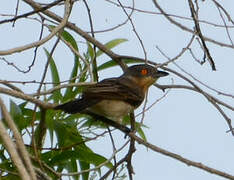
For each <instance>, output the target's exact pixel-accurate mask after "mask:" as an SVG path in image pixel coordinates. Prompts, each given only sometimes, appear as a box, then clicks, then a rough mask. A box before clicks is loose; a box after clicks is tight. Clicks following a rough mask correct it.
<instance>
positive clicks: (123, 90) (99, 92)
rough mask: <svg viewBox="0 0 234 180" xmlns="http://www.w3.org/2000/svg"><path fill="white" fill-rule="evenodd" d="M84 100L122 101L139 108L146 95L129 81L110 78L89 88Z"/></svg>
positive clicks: (85, 92)
mask: <svg viewBox="0 0 234 180" xmlns="http://www.w3.org/2000/svg"><path fill="white" fill-rule="evenodd" d="M82 98H84V99H87V100H88V99H99V100H103V99H110V100H111V99H113V100H121V101H125V102H127V103H129V104H131V105H133V106H134V107H138V106H139V105H140V104H141V103H142V101H143V100H144V93H143V91H142V90H141V89H140V88H138V86H136V84H134V83H133V82H132V81H130V80H129V79H126V78H110V79H105V80H103V81H101V82H99V83H97V84H96V85H94V86H92V87H89V88H87V89H86V90H85V91H84V92H83V97H82Z"/></svg>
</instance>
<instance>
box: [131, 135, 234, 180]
mask: <svg viewBox="0 0 234 180" xmlns="http://www.w3.org/2000/svg"><path fill="white" fill-rule="evenodd" d="M128 136H129V137H131V138H133V139H135V140H136V141H137V142H138V143H139V144H143V145H144V146H146V147H148V148H150V149H151V150H152V151H154V152H158V153H160V154H163V155H165V156H168V157H171V158H173V159H176V160H178V161H180V162H182V163H185V164H187V165H188V166H193V167H196V168H199V169H202V170H204V171H207V172H209V173H212V174H216V175H218V176H221V177H224V178H227V179H232V180H234V176H233V175H230V174H228V173H225V172H223V171H220V170H217V169H214V168H211V167H208V166H206V165H204V164H202V163H199V162H195V161H191V160H189V159H186V158H184V157H182V156H180V155H178V154H175V153H172V152H170V151H167V150H165V149H162V148H160V147H157V146H155V145H153V144H151V143H148V142H146V141H144V140H143V139H141V138H139V137H138V136H136V135H135V134H134V133H132V132H130V133H129V134H128Z"/></svg>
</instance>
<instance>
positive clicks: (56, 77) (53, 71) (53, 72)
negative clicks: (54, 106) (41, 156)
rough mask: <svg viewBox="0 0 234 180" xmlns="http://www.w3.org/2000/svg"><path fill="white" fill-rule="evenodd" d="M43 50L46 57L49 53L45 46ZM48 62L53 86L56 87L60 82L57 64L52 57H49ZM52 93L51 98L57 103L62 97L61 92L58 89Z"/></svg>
mask: <svg viewBox="0 0 234 180" xmlns="http://www.w3.org/2000/svg"><path fill="white" fill-rule="evenodd" d="M44 51H45V53H46V55H47V57H48V58H49V56H50V53H49V52H48V51H47V50H46V49H45V48H44ZM49 62H50V70H51V76H52V81H53V83H54V84H53V87H56V86H57V84H59V83H60V78H59V73H58V69H57V66H56V64H55V62H54V59H53V58H52V57H50V59H49ZM52 94H53V100H54V102H55V103H58V102H59V100H61V99H62V94H61V92H60V90H59V89H58V90H56V91H54V92H53V93H52Z"/></svg>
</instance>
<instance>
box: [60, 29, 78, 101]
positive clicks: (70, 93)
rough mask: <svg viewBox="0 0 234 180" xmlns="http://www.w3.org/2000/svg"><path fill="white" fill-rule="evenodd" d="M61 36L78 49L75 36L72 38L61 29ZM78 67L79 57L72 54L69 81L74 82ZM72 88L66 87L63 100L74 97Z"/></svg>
mask: <svg viewBox="0 0 234 180" xmlns="http://www.w3.org/2000/svg"><path fill="white" fill-rule="evenodd" d="M62 37H63V38H64V39H65V40H66V41H67V42H69V43H70V44H71V45H72V47H73V48H74V49H75V50H76V51H78V45H77V43H76V40H75V38H73V36H72V35H71V34H70V33H68V32H67V31H63V32H62ZM79 67H81V65H80V62H79V57H78V56H77V55H76V54H74V65H73V68H72V72H71V74H70V79H71V80H70V81H69V83H74V82H75V79H73V78H74V77H76V76H77V73H78V69H79ZM72 90H73V87H68V88H67V89H66V91H65V94H64V98H63V102H64V101H67V100H68V99H72V98H74V97H75V96H76V94H75V93H73V91H72Z"/></svg>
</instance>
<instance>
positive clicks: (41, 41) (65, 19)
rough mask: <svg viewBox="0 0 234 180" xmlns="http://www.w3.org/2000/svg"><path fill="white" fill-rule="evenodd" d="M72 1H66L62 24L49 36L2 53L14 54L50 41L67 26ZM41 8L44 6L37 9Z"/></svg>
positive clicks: (1, 52)
mask: <svg viewBox="0 0 234 180" xmlns="http://www.w3.org/2000/svg"><path fill="white" fill-rule="evenodd" d="M70 1H71V0H66V1H65V13H64V17H63V19H62V20H61V22H60V24H59V25H58V26H57V27H56V28H54V29H53V31H52V32H51V33H50V34H49V35H48V36H47V37H45V38H43V39H41V40H40V41H36V42H34V43H30V44H27V45H24V46H20V47H16V48H12V49H8V50H3V51H0V55H10V54H13V53H16V52H21V51H24V50H27V49H31V48H33V47H37V46H40V45H42V44H44V43H46V42H47V41H49V40H50V39H51V38H52V37H54V35H55V34H56V33H58V32H59V31H60V30H61V29H63V28H64V27H65V26H66V23H67V21H68V18H69V15H70V12H71V2H70ZM41 8H42V7H39V8H37V9H41Z"/></svg>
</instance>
